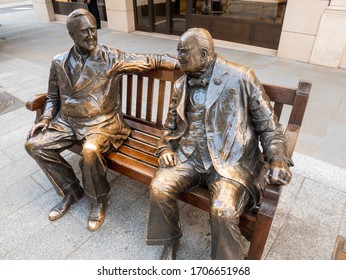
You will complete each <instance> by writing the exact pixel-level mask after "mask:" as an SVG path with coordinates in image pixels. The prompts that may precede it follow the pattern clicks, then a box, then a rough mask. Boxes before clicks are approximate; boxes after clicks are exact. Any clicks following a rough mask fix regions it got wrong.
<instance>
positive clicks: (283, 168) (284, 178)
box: [266, 159, 292, 185]
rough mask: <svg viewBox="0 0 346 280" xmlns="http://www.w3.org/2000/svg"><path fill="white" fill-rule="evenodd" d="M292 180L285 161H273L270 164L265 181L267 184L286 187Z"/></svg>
mask: <svg viewBox="0 0 346 280" xmlns="http://www.w3.org/2000/svg"><path fill="white" fill-rule="evenodd" d="M291 179H292V173H291V171H290V169H289V167H288V164H287V162H286V161H285V160H282V159H280V160H273V161H272V162H271V163H270V166H269V169H268V171H267V174H266V180H267V182H268V183H269V184H276V185H287V184H288V183H289V182H290V181H291Z"/></svg>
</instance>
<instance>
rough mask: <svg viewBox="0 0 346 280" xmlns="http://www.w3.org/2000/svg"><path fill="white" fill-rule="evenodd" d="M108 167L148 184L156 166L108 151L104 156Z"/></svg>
mask: <svg viewBox="0 0 346 280" xmlns="http://www.w3.org/2000/svg"><path fill="white" fill-rule="evenodd" d="M106 160H107V163H108V166H109V168H110V169H112V170H115V171H117V172H119V173H121V174H123V175H125V176H127V177H130V178H132V179H135V180H137V181H139V182H141V183H143V184H145V185H147V186H149V185H150V182H151V179H152V178H153V176H154V174H155V171H156V168H155V167H153V166H151V165H148V164H145V163H143V162H139V161H138V160H136V159H133V158H131V157H128V156H126V155H124V154H121V153H110V154H109V155H107V157H106Z"/></svg>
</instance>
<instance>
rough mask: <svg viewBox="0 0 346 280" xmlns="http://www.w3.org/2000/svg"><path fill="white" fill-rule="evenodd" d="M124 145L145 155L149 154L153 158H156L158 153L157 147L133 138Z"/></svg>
mask: <svg viewBox="0 0 346 280" xmlns="http://www.w3.org/2000/svg"><path fill="white" fill-rule="evenodd" d="M123 145H125V146H129V147H131V148H134V149H137V150H139V151H141V152H144V153H147V154H149V155H151V156H154V155H155V153H156V150H157V149H156V148H155V147H153V146H151V145H148V144H147V143H145V142H142V141H138V140H136V139H133V138H127V139H126V141H125V142H124V143H123Z"/></svg>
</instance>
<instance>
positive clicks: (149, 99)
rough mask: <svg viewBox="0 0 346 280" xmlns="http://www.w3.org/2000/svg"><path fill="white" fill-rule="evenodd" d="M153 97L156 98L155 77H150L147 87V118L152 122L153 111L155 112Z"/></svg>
mask: <svg viewBox="0 0 346 280" xmlns="http://www.w3.org/2000/svg"><path fill="white" fill-rule="evenodd" d="M153 98H154V79H153V78H149V79H148V88H147V109H146V115H145V116H146V120H147V121H149V122H151V117H152V112H153Z"/></svg>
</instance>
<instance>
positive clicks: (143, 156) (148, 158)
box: [118, 145, 158, 166]
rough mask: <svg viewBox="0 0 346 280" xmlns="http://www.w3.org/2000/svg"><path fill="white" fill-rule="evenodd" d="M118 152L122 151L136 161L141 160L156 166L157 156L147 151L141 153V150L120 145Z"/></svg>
mask: <svg viewBox="0 0 346 280" xmlns="http://www.w3.org/2000/svg"><path fill="white" fill-rule="evenodd" d="M118 152H120V153H123V154H125V155H126V156H129V157H132V158H134V159H136V160H138V161H142V162H145V163H148V164H150V165H153V166H158V161H157V157H154V156H152V155H150V154H147V153H143V152H142V151H139V150H136V149H133V148H131V147H129V146H126V145H121V146H120V147H119V149H118Z"/></svg>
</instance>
